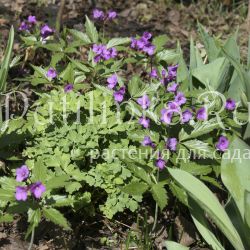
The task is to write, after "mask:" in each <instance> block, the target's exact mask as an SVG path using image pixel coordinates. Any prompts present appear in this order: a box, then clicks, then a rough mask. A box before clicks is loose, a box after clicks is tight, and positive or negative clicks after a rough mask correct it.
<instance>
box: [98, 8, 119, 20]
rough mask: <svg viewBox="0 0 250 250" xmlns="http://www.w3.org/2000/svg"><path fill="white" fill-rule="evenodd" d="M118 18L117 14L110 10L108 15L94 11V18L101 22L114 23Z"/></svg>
mask: <svg viewBox="0 0 250 250" xmlns="http://www.w3.org/2000/svg"><path fill="white" fill-rule="evenodd" d="M116 17H117V12H116V11H114V10H109V11H108V12H107V13H104V11H102V10H99V9H94V10H93V18H94V19H95V20H99V21H106V20H108V21H112V20H114V19H115V18H116Z"/></svg>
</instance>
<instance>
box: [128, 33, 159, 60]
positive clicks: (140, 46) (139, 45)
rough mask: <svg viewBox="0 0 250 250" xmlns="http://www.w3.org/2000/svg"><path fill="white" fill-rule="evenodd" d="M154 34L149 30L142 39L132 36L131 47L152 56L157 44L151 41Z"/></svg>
mask: <svg viewBox="0 0 250 250" xmlns="http://www.w3.org/2000/svg"><path fill="white" fill-rule="evenodd" d="M151 37H152V35H151V34H150V33H148V32H144V33H143V36H142V37H141V38H140V39H135V38H133V37H132V38H131V45H130V47H131V48H133V49H136V50H139V51H143V52H145V53H146V54H148V55H149V56H152V55H153V54H154V51H155V46H154V45H153V44H152V43H151V42H150V41H149V39H150V38H151Z"/></svg>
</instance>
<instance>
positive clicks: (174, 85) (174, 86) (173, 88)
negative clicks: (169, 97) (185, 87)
mask: <svg viewBox="0 0 250 250" xmlns="http://www.w3.org/2000/svg"><path fill="white" fill-rule="evenodd" d="M178 88H179V84H177V83H175V82H174V83H172V84H171V85H169V86H168V87H167V91H169V92H173V93H175V92H176V91H177V90H178Z"/></svg>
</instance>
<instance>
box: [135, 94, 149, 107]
mask: <svg viewBox="0 0 250 250" xmlns="http://www.w3.org/2000/svg"><path fill="white" fill-rule="evenodd" d="M137 103H138V104H139V105H141V107H142V108H143V109H147V108H148V107H149V105H150V100H149V98H148V96H147V95H144V96H142V97H140V98H138V99H137Z"/></svg>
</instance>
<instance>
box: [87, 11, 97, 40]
mask: <svg viewBox="0 0 250 250" xmlns="http://www.w3.org/2000/svg"><path fill="white" fill-rule="evenodd" d="M85 17H86V22H85V28H86V33H87V35H88V37H89V38H90V40H91V41H92V42H93V43H97V42H98V32H97V30H96V27H95V25H94V24H93V23H92V22H91V21H90V20H89V18H88V17H87V16H85Z"/></svg>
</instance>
